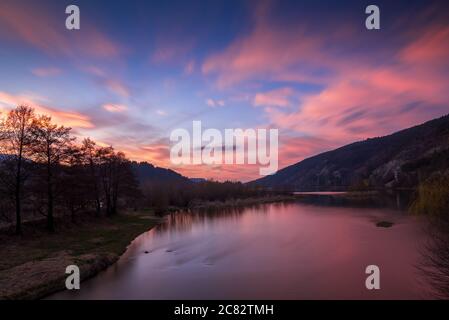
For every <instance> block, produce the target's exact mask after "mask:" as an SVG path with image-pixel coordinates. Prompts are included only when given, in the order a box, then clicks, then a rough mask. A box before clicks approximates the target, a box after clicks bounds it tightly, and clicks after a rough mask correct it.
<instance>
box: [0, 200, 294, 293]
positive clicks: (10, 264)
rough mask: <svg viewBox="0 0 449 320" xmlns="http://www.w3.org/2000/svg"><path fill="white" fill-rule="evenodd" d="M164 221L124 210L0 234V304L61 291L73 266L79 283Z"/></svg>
mask: <svg viewBox="0 0 449 320" xmlns="http://www.w3.org/2000/svg"><path fill="white" fill-rule="evenodd" d="M295 199H296V197H295V196H293V195H273V196H266V197H258V198H246V199H233V200H228V201H225V202H218V201H217V202H216V201H207V202H204V201H202V202H198V203H193V204H192V205H191V206H189V208H167V209H166V210H165V213H167V214H168V213H170V212H174V211H182V210H186V209H194V210H196V209H219V208H229V207H244V206H253V205H259V204H266V203H275V202H284V201H292V200H295ZM163 220H164V218H163V217H161V216H156V215H155V214H154V211H153V210H144V211H138V212H127V213H123V214H119V215H117V216H114V217H112V218H91V219H87V221H78V223H77V224H76V225H73V224H70V225H67V226H58V232H57V233H55V234H48V233H45V232H34V233H25V236H23V237H16V236H6V235H3V236H1V235H0V242H1V243H2V246H1V247H0V300H5V299H14V300H17V299H28V300H32V299H40V298H43V297H45V296H47V295H49V294H51V293H54V292H57V291H60V290H64V289H65V279H66V277H67V275H66V274H65V268H66V267H67V266H68V265H72V264H75V265H77V266H78V267H79V268H80V275H81V280H82V281H83V280H86V279H88V278H90V277H93V276H95V275H96V274H98V273H99V272H100V271H102V270H104V269H106V268H107V267H108V266H110V265H112V264H113V263H115V262H116V261H117V260H118V259H119V257H120V256H121V255H122V254H123V253H124V252H125V250H126V248H127V247H128V245H129V244H130V243H131V241H132V240H134V239H135V238H136V237H137V236H138V235H140V234H142V233H144V232H145V231H148V230H150V229H151V228H153V227H154V226H156V225H157V224H159V223H161V222H162V221H163Z"/></svg>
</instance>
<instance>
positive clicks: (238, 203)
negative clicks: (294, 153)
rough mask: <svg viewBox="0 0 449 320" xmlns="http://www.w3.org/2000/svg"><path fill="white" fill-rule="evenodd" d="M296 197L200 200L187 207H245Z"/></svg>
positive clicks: (194, 208)
mask: <svg viewBox="0 0 449 320" xmlns="http://www.w3.org/2000/svg"><path fill="white" fill-rule="evenodd" d="M296 199H297V197H296V196H295V195H293V194H292V195H288V194H286V195H283V194H281V195H271V196H265V197H255V198H244V199H232V200H227V201H200V202H196V203H195V202H194V203H192V204H191V205H190V206H189V208H188V209H192V210H209V209H224V208H232V207H246V206H254V205H259V204H267V203H276V202H285V201H294V200H296Z"/></svg>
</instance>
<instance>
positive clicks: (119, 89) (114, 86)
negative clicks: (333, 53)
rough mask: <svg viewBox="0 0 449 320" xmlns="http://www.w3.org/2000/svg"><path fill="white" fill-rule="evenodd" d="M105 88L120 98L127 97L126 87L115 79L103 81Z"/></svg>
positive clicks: (128, 94)
mask: <svg viewBox="0 0 449 320" xmlns="http://www.w3.org/2000/svg"><path fill="white" fill-rule="evenodd" d="M105 86H106V87H107V88H108V89H109V90H110V91H112V92H114V93H115V94H117V95H119V96H121V97H125V98H127V97H129V96H130V95H131V94H130V91H129V88H128V87H127V86H125V85H124V84H123V83H121V82H120V81H119V80H117V79H106V80H105Z"/></svg>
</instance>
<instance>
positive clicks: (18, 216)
mask: <svg viewBox="0 0 449 320" xmlns="http://www.w3.org/2000/svg"><path fill="white" fill-rule="evenodd" d="M21 175H22V146H21V147H20V150H19V159H18V163H17V174H16V190H15V200H16V234H17V235H21V234H22V207H21V204H22V203H21V200H22V199H21Z"/></svg>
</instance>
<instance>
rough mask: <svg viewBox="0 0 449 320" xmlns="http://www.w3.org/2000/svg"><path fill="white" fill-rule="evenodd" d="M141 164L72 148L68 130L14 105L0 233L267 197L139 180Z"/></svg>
mask: <svg viewBox="0 0 449 320" xmlns="http://www.w3.org/2000/svg"><path fill="white" fill-rule="evenodd" d="M148 167H151V168H154V167H153V166H152V165H151V164H148V163H146V162H142V163H138V162H135V161H131V160H130V159H128V158H127V157H126V155H125V154H124V153H123V152H120V151H117V150H115V149H114V148H113V147H112V146H106V147H104V146H100V145H99V144H98V143H96V142H95V141H93V140H92V139H91V138H84V139H82V140H81V141H78V140H77V138H75V136H74V135H73V134H72V130H71V128H68V127H65V126H63V125H58V124H56V123H54V122H53V121H52V119H51V117H49V116H48V115H39V114H36V112H35V110H34V109H33V108H30V107H28V106H23V105H22V106H18V107H17V108H15V109H13V110H10V111H9V112H8V113H7V114H6V115H3V118H2V120H1V122H0V228H2V226H3V227H5V226H9V227H11V226H14V230H13V231H14V232H13V233H15V234H17V235H20V234H22V233H23V224H24V223H27V222H33V221H43V220H45V227H46V230H47V231H48V232H50V233H53V232H54V231H55V228H56V224H57V221H58V220H64V222H66V221H69V222H73V223H76V221H77V219H78V217H81V216H84V215H89V216H93V217H110V216H113V215H116V214H117V213H118V211H120V210H128V209H132V210H134V211H137V210H138V209H142V208H152V209H154V212H155V213H157V214H164V213H165V212H166V211H167V209H168V208H169V207H178V208H179V207H182V208H185V207H189V206H190V205H192V203H195V202H196V201H225V200H227V199H230V198H232V199H235V198H242V197H255V196H261V195H265V194H267V192H266V191H264V190H263V189H262V188H261V187H257V186H247V185H244V184H242V183H240V182H229V181H228V182H216V181H201V182H193V181H192V180H190V179H188V178H186V177H183V176H181V175H178V174H176V173H175V172H173V171H170V170H167V169H163V168H158V169H157V170H159V171H161V172H163V173H165V175H166V174H167V172H170V173H171V175H172V176H175V177H176V179H173V178H172V176H165V175H162V176H157V177H156V178H155V179H150V180H148V179H146V178H148V177H142V173H145V169H148Z"/></svg>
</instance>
